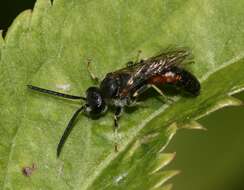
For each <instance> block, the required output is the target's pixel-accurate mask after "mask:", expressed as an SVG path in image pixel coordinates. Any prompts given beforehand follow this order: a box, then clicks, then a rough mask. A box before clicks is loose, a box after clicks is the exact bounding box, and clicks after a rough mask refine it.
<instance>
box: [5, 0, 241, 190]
mask: <svg viewBox="0 0 244 190" xmlns="http://www.w3.org/2000/svg"><path fill="white" fill-rule="evenodd" d="M34 3H35V1H34V0H24V1H19V0H8V1H2V2H1V4H0V29H1V30H3V31H4V34H5V32H6V31H7V28H8V27H9V26H10V24H11V22H12V21H13V20H14V18H15V17H16V16H17V15H18V14H19V13H20V12H21V11H23V10H25V9H32V8H33V6H34ZM243 74H244V71H243ZM235 97H237V98H239V99H241V100H242V101H244V92H243V93H240V94H238V95H236V96H235ZM199 122H200V123H201V124H202V125H204V126H205V127H206V128H207V129H208V130H207V131H198V130H180V131H179V132H178V133H177V134H176V136H175V138H174V139H173V141H172V142H171V144H170V145H169V147H168V148H167V151H168V152H177V156H176V159H175V160H174V161H173V163H172V164H171V165H170V166H169V167H168V168H172V169H179V170H181V171H182V172H181V174H180V175H179V176H177V177H175V178H173V179H172V180H171V182H172V183H174V188H173V189H174V190H244V184H243V180H244V148H243V145H244V107H243V106H242V107H229V108H224V109H222V110H219V111H217V112H215V113H212V114H211V115H209V116H207V117H205V118H203V119H201V120H200V121H199Z"/></svg>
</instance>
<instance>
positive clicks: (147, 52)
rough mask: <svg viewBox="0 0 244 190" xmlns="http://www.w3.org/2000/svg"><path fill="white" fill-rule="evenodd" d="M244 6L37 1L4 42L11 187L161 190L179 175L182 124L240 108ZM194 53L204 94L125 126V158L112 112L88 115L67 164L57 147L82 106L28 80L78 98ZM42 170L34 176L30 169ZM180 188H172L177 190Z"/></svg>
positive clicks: (1, 104) (155, 107) (132, 115)
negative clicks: (101, 84) (166, 55)
mask: <svg viewBox="0 0 244 190" xmlns="http://www.w3.org/2000/svg"><path fill="white" fill-rule="evenodd" d="M242 4H243V3H242V2H240V1H237V0H234V1H231V2H229V1H220V0H217V1H214V2H213V1H210V0H207V1H204V2H198V1H193V0H187V1H179V0H173V1H165V0H164V1H162V0H153V1H150V2H149V1H146V0H140V1H139V0H134V1H129V0H126V1H122V0H120V1H112V0H106V1H98V0H93V1H85V0H82V1H78V0H72V1H65V0H56V1H54V4H53V5H52V4H51V3H50V2H49V1H48V0H37V3H36V5H35V8H34V10H33V11H30V10H27V11H25V12H23V13H21V14H20V15H19V16H18V17H17V18H16V19H15V21H14V23H13V24H12V26H11V27H10V29H9V30H8V33H7V36H6V38H5V39H2V38H1V39H0V71H1V75H0V86H1V94H0V109H1V113H0V117H1V120H0V127H1V128H0V135H1V139H0V155H1V156H0V187H1V189H4V190H7V189H60V190H61V189H77V190H78V189H81V190H85V189H90V190H95V189H99V190H101V189H106V190H107V189H130V190H133V189H153V188H154V189H160V188H161V186H162V185H163V184H164V183H165V181H166V180H167V179H169V178H171V177H172V176H174V175H176V174H177V173H178V171H168V170H165V169H164V167H165V165H167V164H168V163H169V162H170V161H171V160H172V159H173V157H174V153H167V154H166V153H164V152H163V149H164V148H165V147H166V145H167V144H168V143H169V141H170V139H171V138H172V136H173V135H174V134H175V132H176V130H177V128H180V127H183V125H184V126H186V125H188V127H189V125H190V124H188V123H189V122H190V123H194V124H192V125H194V126H196V128H197V127H199V125H197V124H196V122H194V121H193V120H195V119H198V118H200V117H202V116H204V115H206V114H208V113H210V112H211V111H214V110H216V109H219V108H221V107H224V106H228V105H239V104H240V103H237V102H238V101H237V100H235V99H233V98H232V97H230V95H231V94H233V93H236V92H239V91H241V90H242V89H243V88H244V73H243V71H244V49H243V47H244V36H243V31H244V23H243V22H242V21H243V19H244V18H243V17H244V16H243V10H242V7H243V6H244V4H243V5H242ZM181 47H187V48H188V49H189V50H190V51H191V52H192V54H193V55H194V61H195V64H190V65H186V67H187V69H188V70H190V71H191V72H192V73H194V75H196V76H197V77H198V78H199V79H200V80H201V83H202V90H201V94H200V96H199V97H197V98H189V97H181V96H177V97H174V99H175V102H174V103H173V104H170V105H169V104H164V103H163V102H162V100H161V99H160V97H158V96H157V95H156V94H153V93H152V94H149V95H150V96H149V97H148V98H146V99H145V103H144V106H143V107H141V108H138V109H134V110H128V111H127V112H126V113H125V114H124V115H123V117H122V118H121V120H120V125H121V128H120V130H119V135H120V147H119V148H120V151H119V153H115V152H114V151H113V146H114V134H113V130H112V126H113V120H112V113H111V112H110V113H108V114H107V115H106V116H104V117H102V118H100V119H98V120H92V119H90V118H87V117H85V116H84V115H80V117H79V119H78V121H77V123H76V126H75V128H74V129H73V131H72V133H71V135H70V137H69V138H68V140H67V142H66V144H65V146H64V149H63V151H62V153H61V158H60V159H57V158H56V147H57V143H58V141H59V139H60V137H61V135H62V133H63V131H64V128H65V127H66V125H67V123H68V121H69V119H70V118H71V116H72V114H73V113H74V112H75V110H77V109H78V108H79V106H80V102H76V101H68V100H63V99H60V98H54V97H51V96H46V95H43V94H38V93H34V92H30V91H28V90H27V89H26V84H33V85H36V86H40V87H43V88H47V89H52V90H56V91H60V92H65V93H69V94H74V95H84V93H85V90H86V89H87V88H88V87H89V86H92V85H94V84H93V82H92V80H91V79H90V77H89V75H88V73H87V70H86V61H87V59H88V58H91V59H92V68H93V71H94V73H96V74H97V75H98V76H99V77H100V78H103V77H104V76H105V74H106V73H108V72H111V71H113V70H116V69H119V68H121V67H124V66H125V63H126V62H128V61H130V60H133V59H135V57H136V54H137V52H138V51H139V50H141V51H142V54H141V57H142V58H147V57H151V56H153V55H156V54H157V53H159V52H162V51H163V50H164V49H178V48H181ZM33 164H34V165H35V166H36V168H35V169H34V170H33V172H32V173H31V175H30V176H29V177H26V176H25V175H23V173H22V170H23V168H26V167H30V168H31V166H32V165H33ZM170 187H171V185H168V186H165V187H162V189H163V188H165V189H167V188H170Z"/></svg>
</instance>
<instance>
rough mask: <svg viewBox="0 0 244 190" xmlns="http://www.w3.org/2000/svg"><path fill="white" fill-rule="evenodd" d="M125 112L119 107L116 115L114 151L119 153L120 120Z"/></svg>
mask: <svg viewBox="0 0 244 190" xmlns="http://www.w3.org/2000/svg"><path fill="white" fill-rule="evenodd" d="M122 112H123V108H122V107H117V108H116V110H115V113H114V150H115V152H118V129H119V123H118V121H119V118H120V116H121V114H122Z"/></svg>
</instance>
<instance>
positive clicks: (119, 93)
mask: <svg viewBox="0 0 244 190" xmlns="http://www.w3.org/2000/svg"><path fill="white" fill-rule="evenodd" d="M188 55H189V53H188V52H187V51H185V50H177V51H170V52H166V53H162V54H160V55H158V56H155V57H151V58H149V59H146V60H140V61H136V62H129V63H128V64H127V67H125V68H122V69H120V70H117V71H114V72H111V73H108V74H107V75H106V76H105V78H104V79H103V80H102V81H101V82H100V85H99V87H95V86H92V87H89V88H88V89H87V90H86V97H82V96H73V95H68V94H63V93H59V92H55V91H51V90H47V89H43V88H39V87H36V86H32V85H27V86H28V87H29V88H30V89H32V90H35V91H39V92H42V93H46V94H51V95H55V96H60V97H63V98H68V99H81V100H84V101H85V103H84V104H83V105H82V106H81V107H80V108H79V109H78V110H77V111H76V112H75V113H74V115H73V117H72V118H71V120H70V121H69V123H68V126H67V128H66V129H65V131H64V133H63V135H62V137H61V139H60V142H59V144H58V147H57V157H58V156H59V155H60V152H61V149H62V147H63V144H64V142H65V140H66V138H67V137H68V135H69V133H70V132H71V129H72V128H73V126H74V121H75V119H76V118H77V116H78V114H79V113H80V112H81V111H83V112H84V113H85V114H86V115H88V116H90V117H98V116H100V115H101V114H102V113H105V112H106V110H107V107H108V106H112V107H115V113H114V129H115V132H117V129H118V127H119V126H118V120H119V118H120V116H121V114H122V112H123V108H124V107H125V106H132V105H135V104H136V103H137V99H138V97H139V96H140V95H141V94H142V93H143V92H145V91H146V90H148V89H149V88H153V89H155V90H156V91H157V92H158V93H160V94H161V95H162V96H164V94H163V93H162V91H161V90H160V89H159V88H158V86H159V85H164V84H171V85H174V86H175V87H177V88H180V89H181V90H183V91H185V92H187V93H189V94H190V95H192V96H198V95H199V93H200V83H199V81H198V80H197V78H196V77H195V76H194V75H193V74H191V73H190V72H188V71H187V70H185V69H183V68H181V67H180V64H181V63H182V62H183V61H184V59H185V58H186V57H187V56H188ZM88 66H89V63H88ZM88 71H89V73H90V75H91V77H92V78H93V79H94V80H96V81H97V78H96V77H95V75H94V74H93V73H92V72H91V71H90V69H89V67H88ZM115 150H116V151H117V144H115Z"/></svg>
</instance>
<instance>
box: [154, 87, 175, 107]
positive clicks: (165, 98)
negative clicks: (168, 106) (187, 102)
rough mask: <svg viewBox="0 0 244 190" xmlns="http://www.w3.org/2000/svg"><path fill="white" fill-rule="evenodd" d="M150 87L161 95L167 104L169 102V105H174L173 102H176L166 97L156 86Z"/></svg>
mask: <svg viewBox="0 0 244 190" xmlns="http://www.w3.org/2000/svg"><path fill="white" fill-rule="evenodd" d="M150 86H151V87H152V88H153V89H154V90H155V91H156V92H157V93H159V94H160V95H161V96H162V97H163V99H164V101H165V102H167V103H173V102H174V100H172V99H171V98H169V97H167V96H166V95H164V93H163V92H162V90H161V89H159V88H158V87H157V86H156V85H153V84H151V85H150Z"/></svg>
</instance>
